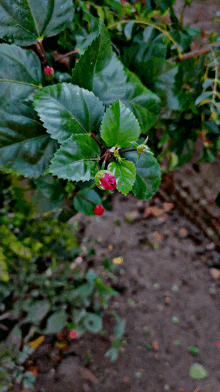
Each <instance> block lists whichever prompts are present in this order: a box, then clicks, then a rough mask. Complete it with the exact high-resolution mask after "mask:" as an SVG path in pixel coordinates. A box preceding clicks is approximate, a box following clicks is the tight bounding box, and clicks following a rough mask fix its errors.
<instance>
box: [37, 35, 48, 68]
mask: <svg viewBox="0 0 220 392" xmlns="http://www.w3.org/2000/svg"><path fill="white" fill-rule="evenodd" d="M34 45H35V48H36V49H37V52H38V54H39V56H40V58H41V63H42V65H43V66H44V67H45V66H47V65H50V63H49V61H48V58H47V55H46V52H45V50H44V47H43V43H42V40H39V41H37V42H36V43H35V44H34Z"/></svg>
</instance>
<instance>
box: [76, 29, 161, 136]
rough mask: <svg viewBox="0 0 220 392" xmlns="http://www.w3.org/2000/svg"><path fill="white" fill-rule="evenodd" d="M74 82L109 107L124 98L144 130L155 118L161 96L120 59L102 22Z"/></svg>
mask: <svg viewBox="0 0 220 392" xmlns="http://www.w3.org/2000/svg"><path fill="white" fill-rule="evenodd" d="M72 83H74V84H77V85H79V86H80V87H83V88H86V89H88V90H90V91H93V92H94V94H95V95H96V96H97V97H99V98H100V100H101V101H102V102H103V103H104V104H105V105H106V106H109V105H111V104H112V103H113V102H115V101H117V100H119V99H120V100H121V101H122V102H123V103H124V104H125V105H126V106H127V107H128V108H129V109H130V110H132V111H133V113H134V115H135V116H136V117H137V119H138V120H139V123H140V126H141V128H142V130H143V131H147V130H148V129H149V128H150V127H151V126H152V125H153V124H154V123H155V121H156V116H155V114H157V113H158V112H159V102H160V99H159V98H158V97H157V96H156V95H155V94H153V93H152V92H151V91H150V90H148V89H147V88H146V87H144V86H143V84H142V83H141V81H140V79H139V78H138V77H137V76H136V75H135V74H133V73H132V72H130V71H129V70H127V69H124V67H123V65H122V63H121V62H120V61H119V60H118V59H117V57H116V55H115V53H114V52H113V51H112V47H111V41H110V39H109V36H108V33H107V31H106V29H105V27H104V26H103V25H101V26H100V34H99V36H98V37H97V38H96V39H95V40H94V41H93V42H92V44H91V45H90V46H89V47H88V48H87V50H86V51H85V53H84V55H83V56H81V57H80V60H79V61H78V63H77V64H76V67H75V68H74V70H73V74H72Z"/></svg>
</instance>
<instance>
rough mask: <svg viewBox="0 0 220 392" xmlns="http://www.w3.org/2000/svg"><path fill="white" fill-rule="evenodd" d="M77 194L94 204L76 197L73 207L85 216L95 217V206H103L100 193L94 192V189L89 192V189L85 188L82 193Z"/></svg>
mask: <svg viewBox="0 0 220 392" xmlns="http://www.w3.org/2000/svg"><path fill="white" fill-rule="evenodd" d="M77 194H79V195H81V196H82V197H84V198H85V199H87V200H89V201H90V202H92V203H94V204H91V203H89V202H88V201H86V200H84V199H82V198H81V197H78V196H75V197H74V199H73V205H74V207H75V209H76V210H77V211H80V212H83V214H85V215H94V212H93V209H94V207H95V205H96V204H102V200H101V198H100V196H99V195H98V193H97V192H96V191H94V189H90V190H88V188H84V189H82V190H81V191H79V192H77Z"/></svg>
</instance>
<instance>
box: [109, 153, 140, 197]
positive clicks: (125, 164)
mask: <svg viewBox="0 0 220 392" xmlns="http://www.w3.org/2000/svg"><path fill="white" fill-rule="evenodd" d="M108 170H109V171H110V172H111V173H112V174H114V176H115V177H116V179H117V189H118V191H119V192H121V193H123V194H124V195H127V194H128V192H129V191H131V189H132V186H133V185H134V182H135V177H136V169H135V165H134V164H133V163H132V162H130V161H127V160H123V161H122V162H121V163H119V162H112V163H110V164H109V165H108Z"/></svg>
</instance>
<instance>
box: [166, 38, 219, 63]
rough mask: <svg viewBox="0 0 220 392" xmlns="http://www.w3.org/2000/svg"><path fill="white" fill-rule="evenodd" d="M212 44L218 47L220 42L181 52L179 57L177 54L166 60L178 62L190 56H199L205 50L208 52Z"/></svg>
mask: <svg viewBox="0 0 220 392" xmlns="http://www.w3.org/2000/svg"><path fill="white" fill-rule="evenodd" d="M212 46H215V47H216V48H219V47H220V42H215V43H213V44H210V45H208V46H205V47H204V48H202V49H196V50H192V52H189V53H185V54H182V56H181V57H179V56H176V57H171V58H170V59H168V61H177V62H178V61H184V60H189V59H191V58H192V57H197V56H200V55H201V54H205V53H207V52H210V51H211V50H212Z"/></svg>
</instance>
